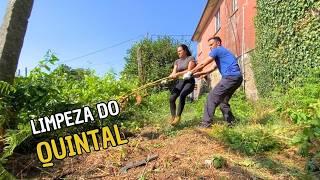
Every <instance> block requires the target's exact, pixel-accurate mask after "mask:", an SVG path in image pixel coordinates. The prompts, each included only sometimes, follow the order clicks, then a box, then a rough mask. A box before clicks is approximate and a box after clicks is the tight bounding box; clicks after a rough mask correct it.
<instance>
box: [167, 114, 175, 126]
mask: <svg viewBox="0 0 320 180" xmlns="http://www.w3.org/2000/svg"><path fill="white" fill-rule="evenodd" d="M174 118H175V117H174V116H171V118H169V119H168V122H169V124H171V123H172V122H173V121H174Z"/></svg>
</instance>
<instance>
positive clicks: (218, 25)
mask: <svg viewBox="0 0 320 180" xmlns="http://www.w3.org/2000/svg"><path fill="white" fill-rule="evenodd" d="M215 26H216V29H215V30H216V32H218V31H219V29H220V28H221V15H220V8H219V9H218V11H217V13H216V15H215Z"/></svg>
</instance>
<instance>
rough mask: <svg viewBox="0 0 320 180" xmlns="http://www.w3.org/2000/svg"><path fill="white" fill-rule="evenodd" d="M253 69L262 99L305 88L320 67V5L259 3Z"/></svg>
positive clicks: (282, 0) (303, 0) (304, 0)
mask: <svg viewBox="0 0 320 180" xmlns="http://www.w3.org/2000/svg"><path fill="white" fill-rule="evenodd" d="M255 26H256V49H255V53H254V58H253V66H254V71H255V78H256V82H257V88H258V90H259V93H260V95H262V96H267V95H268V94H269V93H270V92H271V90H272V89H273V88H275V87H282V88H284V89H285V88H286V87H288V84H289V83H290V84H291V85H292V84H295V85H301V84H303V80H304V78H306V77H307V76H309V75H310V74H311V73H312V72H313V71H315V69H317V68H319V67H320V1H319V0H257V16H256V19H255Z"/></svg>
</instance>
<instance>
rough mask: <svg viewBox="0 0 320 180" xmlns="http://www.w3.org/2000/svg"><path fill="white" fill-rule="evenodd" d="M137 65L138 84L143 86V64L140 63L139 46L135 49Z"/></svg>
mask: <svg viewBox="0 0 320 180" xmlns="http://www.w3.org/2000/svg"><path fill="white" fill-rule="evenodd" d="M137 63H138V76H139V81H140V84H141V85H143V84H145V76H144V68H143V62H142V56H141V46H140V45H138V48H137Z"/></svg>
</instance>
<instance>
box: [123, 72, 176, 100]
mask: <svg viewBox="0 0 320 180" xmlns="http://www.w3.org/2000/svg"><path fill="white" fill-rule="evenodd" d="M166 80H167V81H172V80H173V79H172V78H170V77H165V78H161V79H158V80H156V81H153V82H149V83H147V84H144V85H142V86H140V87H138V88H136V89H134V90H132V91H131V92H130V93H129V94H125V95H123V96H120V97H119V98H118V99H119V101H120V103H121V102H123V101H125V100H126V99H128V98H129V97H130V96H132V95H134V94H137V91H141V90H144V89H147V88H150V87H153V86H157V85H159V84H160V83H161V82H162V81H166Z"/></svg>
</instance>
